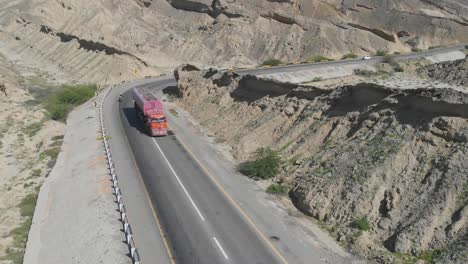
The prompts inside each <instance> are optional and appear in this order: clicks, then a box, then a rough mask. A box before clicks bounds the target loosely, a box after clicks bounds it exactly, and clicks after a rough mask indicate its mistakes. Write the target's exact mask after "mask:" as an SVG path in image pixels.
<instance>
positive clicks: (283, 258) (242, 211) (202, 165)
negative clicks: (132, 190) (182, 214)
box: [175, 137, 288, 264]
mask: <svg viewBox="0 0 468 264" xmlns="http://www.w3.org/2000/svg"><path fill="white" fill-rule="evenodd" d="M175 138H176V139H177V140H178V141H179V142H180V143H181V145H182V146H183V147H184V148H185V150H186V151H187V152H188V153H189V154H190V156H192V158H193V160H195V161H196V162H197V163H198V165H199V166H200V167H201V168H202V170H203V171H204V172H205V174H206V175H207V176H208V177H209V178H210V179H211V180H212V181H213V182H214V183H215V185H216V187H218V189H219V190H220V191H221V193H223V195H224V196H225V197H226V198H227V199H228V200H229V201H230V202H231V204H232V205H234V206H235V207H236V208H237V209H238V210H239V212H240V213H241V214H242V216H243V217H244V218H245V219H246V220H247V222H248V223H249V224H250V226H251V227H252V228H253V229H254V230H255V231H256V232H257V233H258V234H259V235H260V237H261V238H262V239H263V241H264V242H265V243H266V244H267V245H268V246H269V247H270V248H271V250H273V252H274V253H275V254H276V255H277V256H278V257H279V258H280V259H281V261H282V262H283V263H284V264H288V261H287V260H286V258H285V257H284V256H283V255H282V254H281V253H280V252H279V251H278V249H276V247H275V246H274V245H273V244H272V243H271V241H270V240H269V239H268V238H267V237H266V236H265V235H264V234H263V232H262V231H261V230H260V229H259V228H258V227H257V225H256V224H255V223H254V222H253V221H252V219H250V217H249V216H248V215H247V213H246V212H245V211H244V210H243V209H242V208H241V207H240V206H239V205H238V204H237V203H236V201H234V199H233V198H232V197H231V195H229V193H227V191H226V190H225V189H224V188H223V186H222V185H221V184H220V183H219V181H218V180H217V179H216V178H215V177H214V176H213V175H212V174H211V173H210V172H209V170H208V169H207V168H206V166H205V165H204V164H203V163H202V162H201V161H200V160H199V159H198V158H197V157H196V156H195V154H193V152H192V150H190V148H189V147H188V146H187V145H186V144H185V143H184V142H183V141H182V140H181V139H180V138H179V137H175Z"/></svg>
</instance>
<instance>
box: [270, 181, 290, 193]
mask: <svg viewBox="0 0 468 264" xmlns="http://www.w3.org/2000/svg"><path fill="white" fill-rule="evenodd" d="M266 192H267V193H273V194H285V193H287V192H288V187H286V186H284V185H282V184H279V183H272V184H270V186H268V187H267V189H266Z"/></svg>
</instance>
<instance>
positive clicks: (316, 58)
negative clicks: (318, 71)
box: [307, 55, 330, 62]
mask: <svg viewBox="0 0 468 264" xmlns="http://www.w3.org/2000/svg"><path fill="white" fill-rule="evenodd" d="M329 60H330V59H329V58H327V57H324V56H322V55H316V56H312V57H310V58H309V59H308V60H307V62H321V61H329Z"/></svg>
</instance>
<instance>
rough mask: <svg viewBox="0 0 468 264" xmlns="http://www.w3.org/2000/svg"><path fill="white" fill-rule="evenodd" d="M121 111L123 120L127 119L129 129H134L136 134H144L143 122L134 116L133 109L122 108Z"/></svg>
mask: <svg viewBox="0 0 468 264" xmlns="http://www.w3.org/2000/svg"><path fill="white" fill-rule="evenodd" d="M122 111H123V113H124V115H125V118H127V121H128V124H129V125H130V126H131V127H133V128H136V129H137V130H138V132H140V133H142V134H146V131H145V128H144V125H143V122H142V121H141V120H140V119H139V118H138V117H137V116H136V111H135V108H133V107H124V108H122Z"/></svg>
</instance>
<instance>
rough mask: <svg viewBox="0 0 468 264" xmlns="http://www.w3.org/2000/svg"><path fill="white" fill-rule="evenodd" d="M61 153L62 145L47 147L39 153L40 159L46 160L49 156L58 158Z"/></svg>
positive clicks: (53, 158) (54, 158) (52, 158)
mask: <svg viewBox="0 0 468 264" xmlns="http://www.w3.org/2000/svg"><path fill="white" fill-rule="evenodd" d="M59 153H60V147H55V148H50V149H46V150H44V151H43V152H42V153H41V154H39V159H40V160H45V159H46V158H48V157H49V158H50V159H51V160H56V159H57V157H58V155H59Z"/></svg>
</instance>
